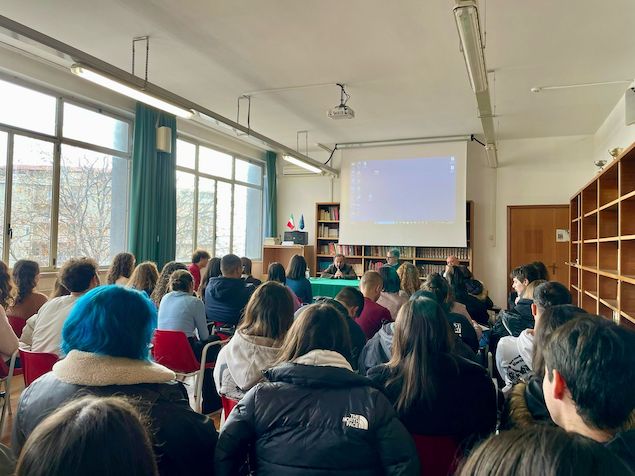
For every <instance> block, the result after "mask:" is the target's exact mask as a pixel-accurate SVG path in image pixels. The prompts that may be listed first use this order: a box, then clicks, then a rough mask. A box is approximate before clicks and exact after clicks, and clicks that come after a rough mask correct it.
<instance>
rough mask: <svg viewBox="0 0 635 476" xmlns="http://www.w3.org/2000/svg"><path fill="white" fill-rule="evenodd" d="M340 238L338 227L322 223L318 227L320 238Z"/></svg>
mask: <svg viewBox="0 0 635 476" xmlns="http://www.w3.org/2000/svg"><path fill="white" fill-rule="evenodd" d="M339 236H340V229H339V228H337V227H336V226H328V225H326V224H324V223H320V225H319V226H318V237H319V238H338V237H339Z"/></svg>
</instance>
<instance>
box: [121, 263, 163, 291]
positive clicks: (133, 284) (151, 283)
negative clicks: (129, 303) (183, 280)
mask: <svg viewBox="0 0 635 476" xmlns="http://www.w3.org/2000/svg"><path fill="white" fill-rule="evenodd" d="M158 280H159V270H158V269H157V265H156V264H155V263H154V262H153V261H144V262H143V263H140V264H138V265H137V267H136V268H135V270H134V271H133V272H132V276H130V281H128V287H129V288H132V289H136V290H137V291H143V292H144V293H146V295H147V296H148V297H150V296H152V291H154V287H155V286H156V285H157V281H158Z"/></svg>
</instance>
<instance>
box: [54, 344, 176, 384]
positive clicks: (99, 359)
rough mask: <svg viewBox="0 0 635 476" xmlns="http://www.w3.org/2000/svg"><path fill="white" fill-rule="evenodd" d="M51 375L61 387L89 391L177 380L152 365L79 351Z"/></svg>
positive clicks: (62, 361) (163, 368) (56, 366)
mask: <svg viewBox="0 0 635 476" xmlns="http://www.w3.org/2000/svg"><path fill="white" fill-rule="evenodd" d="M53 375H55V377H57V378H58V379H59V380H61V381H62V382H64V383H69V384H74V385H87V386H89V387H104V386H107V385H136V384H140V383H166V382H170V381H172V380H174V379H175V378H176V375H175V374H174V372H172V371H171V370H170V369H168V368H166V367H164V366H163V365H159V364H156V363H154V362H150V361H147V360H137V359H128V358H125V357H110V356H107V355H99V354H93V353H91V352H82V351H80V350H71V351H70V352H69V353H68V355H67V356H66V358H64V360H60V361H59V362H57V363H56V364H55V365H54V366H53Z"/></svg>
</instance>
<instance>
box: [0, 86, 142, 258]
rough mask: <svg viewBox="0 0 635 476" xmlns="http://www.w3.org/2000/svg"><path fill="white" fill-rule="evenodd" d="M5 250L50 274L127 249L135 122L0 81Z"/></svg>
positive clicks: (0, 204) (1, 239)
mask: <svg viewBox="0 0 635 476" xmlns="http://www.w3.org/2000/svg"><path fill="white" fill-rule="evenodd" d="M0 104H2V107H1V108H0V211H2V212H3V218H2V220H0V252H1V255H0V256H1V257H2V259H3V260H4V261H5V262H8V263H9V265H10V266H11V265H13V264H14V263H15V262H16V261H17V260H19V259H32V260H35V261H37V262H38V263H39V264H40V266H41V267H42V268H44V269H47V268H48V269H52V268H55V267H58V266H60V265H61V264H62V263H63V262H64V261H65V260H67V259H68V258H71V257H78V256H87V257H91V258H94V259H96V260H97V261H98V262H99V264H101V265H107V264H109V262H110V261H111V259H112V257H113V256H114V255H115V254H116V253H118V252H120V251H125V250H126V249H127V235H128V226H127V224H128V196H129V182H130V161H131V155H132V120H131V119H130V118H129V117H124V116H122V115H119V114H114V113H111V112H106V111H104V110H102V109H101V108H98V107H96V106H91V105H86V104H81V103H79V102H76V101H74V100H71V99H69V98H66V97H63V96H59V95H56V94H55V93H52V92H49V91H44V90H41V89H39V88H36V87H31V86H24V85H22V84H16V83H14V82H9V81H4V80H2V79H0Z"/></svg>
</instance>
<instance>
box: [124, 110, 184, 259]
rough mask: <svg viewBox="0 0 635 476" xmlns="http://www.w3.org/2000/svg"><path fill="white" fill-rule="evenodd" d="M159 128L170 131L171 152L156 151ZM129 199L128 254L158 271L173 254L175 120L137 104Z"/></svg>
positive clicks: (171, 116)
mask: <svg viewBox="0 0 635 476" xmlns="http://www.w3.org/2000/svg"><path fill="white" fill-rule="evenodd" d="M161 126H167V127H169V128H170V129H172V153H165V152H160V151H158V150H157V148H156V142H157V127H161ZM130 197H131V200H130V227H129V230H130V239H129V243H130V251H131V252H132V253H134V255H135V256H136V257H137V262H138V263H139V262H141V261H146V260H149V261H154V262H155V263H156V264H157V266H158V267H159V269H161V268H162V267H163V265H164V264H165V263H167V262H168V261H172V260H173V259H174V256H175V253H176V117H175V116H173V115H171V114H168V113H165V112H162V111H159V110H156V109H154V108H151V107H150V106H146V105H145V104H142V103H139V102H138V103H137V107H136V113H135V124H134V142H133V151H132V184H131V194H130Z"/></svg>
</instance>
